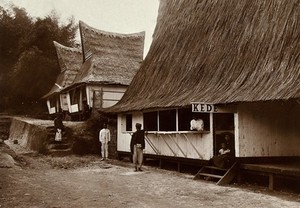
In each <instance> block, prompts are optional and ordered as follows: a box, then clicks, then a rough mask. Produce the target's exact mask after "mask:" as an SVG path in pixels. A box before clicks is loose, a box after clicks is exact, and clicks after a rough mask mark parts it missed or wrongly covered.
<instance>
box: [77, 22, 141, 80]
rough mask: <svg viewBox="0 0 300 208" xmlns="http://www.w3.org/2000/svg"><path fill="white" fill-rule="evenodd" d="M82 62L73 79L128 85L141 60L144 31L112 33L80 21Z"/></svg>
mask: <svg viewBox="0 0 300 208" xmlns="http://www.w3.org/2000/svg"><path fill="white" fill-rule="evenodd" d="M79 28H80V34H81V40H82V49H83V57H84V60H85V61H84V63H83V65H82V69H81V70H80V73H79V74H78V76H77V77H76V79H75V81H74V84H76V83H106V84H121V85H129V84H130V82H131V80H132V78H133V77H134V75H135V73H136V72H137V70H138V69H139V67H140V64H141V62H142V61H143V51H144V40H145V32H140V33H133V34H120V33H111V32H106V31H102V30H98V29H95V28H92V27H90V26H88V25H87V24H85V23H84V22H82V21H80V22H79Z"/></svg>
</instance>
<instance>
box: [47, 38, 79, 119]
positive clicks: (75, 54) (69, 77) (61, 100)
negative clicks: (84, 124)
mask: <svg viewBox="0 0 300 208" xmlns="http://www.w3.org/2000/svg"><path fill="white" fill-rule="evenodd" d="M53 43H54V46H55V48H56V53H57V57H58V62H59V66H60V74H59V75H58V77H57V78H56V81H55V84H54V86H53V87H52V88H51V90H50V91H49V92H48V93H47V94H46V95H44V96H43V99H46V100H47V107H48V111H49V114H50V115H51V116H54V115H55V114H56V113H58V112H60V111H61V110H62V111H69V109H68V103H67V101H68V96H69V95H68V94H66V93H61V91H62V90H63V89H64V88H66V87H68V86H70V85H71V84H72V83H73V81H74V79H75V77H76V75H77V73H78V72H79V70H80V67H81V64H82V53H81V50H80V49H76V48H70V47H66V46H63V45H61V44H59V43H57V42H55V41H54V42H53Z"/></svg>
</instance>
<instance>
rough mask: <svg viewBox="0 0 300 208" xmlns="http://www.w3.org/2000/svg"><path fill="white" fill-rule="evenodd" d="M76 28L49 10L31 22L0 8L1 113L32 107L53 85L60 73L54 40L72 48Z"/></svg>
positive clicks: (23, 15) (71, 21)
mask: <svg viewBox="0 0 300 208" xmlns="http://www.w3.org/2000/svg"><path fill="white" fill-rule="evenodd" d="M77 29H78V26H77V25H76V24H75V23H74V18H70V19H69V20H68V21H67V23H66V24H62V23H60V18H59V16H58V15H57V14H56V12H55V11H52V12H51V13H50V14H49V15H48V16H46V17H44V18H37V19H33V18H31V17H30V16H28V14H27V12H26V11H25V10H24V9H20V8H17V7H16V6H12V7H11V8H9V9H4V8H3V7H0V68H1V71H0V93H1V97H2V98H3V99H1V100H0V110H2V111H3V110H5V108H6V109H7V108H8V106H9V107H10V108H20V103H23V104H24V105H25V108H24V109H26V107H27V108H31V107H32V106H30V105H31V104H32V103H37V102H40V98H41V96H42V95H44V94H46V93H47V92H48V91H49V90H50V88H51V87H52V86H53V84H54V81H55V79H56V77H57V75H58V74H59V73H60V69H59V65H58V61H57V56H56V51H55V47H54V45H53V41H57V42H59V43H61V44H63V45H66V46H69V47H74V46H75V44H76V40H75V36H76V31H77Z"/></svg>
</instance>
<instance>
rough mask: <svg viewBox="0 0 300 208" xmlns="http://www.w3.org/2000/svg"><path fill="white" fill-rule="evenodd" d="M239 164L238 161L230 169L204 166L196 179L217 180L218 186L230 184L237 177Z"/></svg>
mask: <svg viewBox="0 0 300 208" xmlns="http://www.w3.org/2000/svg"><path fill="white" fill-rule="evenodd" d="M237 168H238V162H237V161H236V162H235V163H234V164H233V165H232V166H231V167H230V168H229V169H224V168H218V167H215V166H203V167H202V168H201V169H200V170H199V171H198V173H197V174H196V175H195V177H194V180H196V179H201V178H203V179H207V178H209V179H217V185H226V184H229V183H230V182H231V181H232V180H233V179H234V178H235V176H236V174H237Z"/></svg>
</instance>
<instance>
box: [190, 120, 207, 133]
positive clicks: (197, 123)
mask: <svg viewBox="0 0 300 208" xmlns="http://www.w3.org/2000/svg"><path fill="white" fill-rule="evenodd" d="M190 125H191V127H190V129H191V130H192V131H193V130H196V131H203V129H204V123H203V120H202V119H196V118H193V119H192V120H191V122H190Z"/></svg>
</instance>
